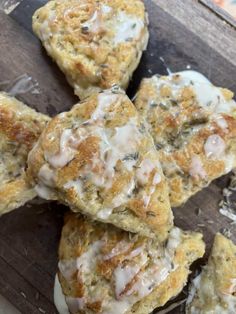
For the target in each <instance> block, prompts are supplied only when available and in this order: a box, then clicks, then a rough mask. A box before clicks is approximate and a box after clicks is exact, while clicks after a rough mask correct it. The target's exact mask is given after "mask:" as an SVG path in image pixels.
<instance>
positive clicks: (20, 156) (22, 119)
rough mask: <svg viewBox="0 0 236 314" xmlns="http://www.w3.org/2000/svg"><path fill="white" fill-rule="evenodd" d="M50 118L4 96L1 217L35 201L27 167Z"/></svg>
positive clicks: (0, 102) (0, 96)
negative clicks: (27, 162) (28, 158)
mask: <svg viewBox="0 0 236 314" xmlns="http://www.w3.org/2000/svg"><path fill="white" fill-rule="evenodd" d="M48 121H49V118H48V117H47V116H45V115H43V114H40V113H38V112H36V111H35V110H33V109H31V108H29V107H27V106H26V105H24V104H23V103H21V102H20V101H18V100H16V99H15V98H13V97H10V96H8V95H7V94H5V93H0V215H1V214H4V213H6V212H9V211H11V210H13V209H15V208H17V207H20V206H21V205H23V204H25V203H26V202H27V201H29V200H31V199H33V198H34V197H35V196H36V193H35V191H34V189H32V187H30V185H29V184H28V183H27V181H26V177H25V167H26V161H27V156H28V153H29V151H30V150H31V149H32V147H33V145H34V143H35V142H36V141H37V139H38V137H39V135H40V134H41V132H42V130H43V128H44V127H45V125H46V123H47V122H48Z"/></svg>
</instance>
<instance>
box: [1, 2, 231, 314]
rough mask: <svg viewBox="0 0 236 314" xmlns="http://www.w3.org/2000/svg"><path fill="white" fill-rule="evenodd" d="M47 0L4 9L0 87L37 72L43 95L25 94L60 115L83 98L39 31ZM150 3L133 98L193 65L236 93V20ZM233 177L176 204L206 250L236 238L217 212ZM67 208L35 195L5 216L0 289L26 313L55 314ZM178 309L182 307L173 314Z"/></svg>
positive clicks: (179, 218)
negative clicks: (150, 80) (219, 237)
mask: <svg viewBox="0 0 236 314" xmlns="http://www.w3.org/2000/svg"><path fill="white" fill-rule="evenodd" d="M1 1H2V2H4V1H5V0H0V7H1ZM5 2H6V1H5ZM13 2H14V1H13ZM45 2H46V1H44V0H22V1H21V3H20V4H19V5H18V6H17V7H16V8H15V10H13V11H12V12H11V13H10V14H9V15H6V14H5V13H4V12H0V86H1V82H2V81H5V80H13V79H14V78H16V77H17V76H20V75H22V74H25V73H26V74H28V75H30V76H31V77H32V78H33V79H34V80H37V82H38V83H39V88H40V93H39V94H32V93H26V94H23V95H19V97H18V98H19V99H21V100H23V101H24V102H25V103H27V104H28V105H29V106H31V107H34V108H36V109H38V110H39V111H41V112H44V113H47V114H49V115H51V116H53V115H55V114H56V113H58V112H61V111H64V110H67V109H69V108H70V107H71V106H72V105H73V104H74V103H75V102H76V101H77V98H76V97H75V96H74V95H73V91H72V89H71V88H70V87H69V86H68V84H67V82H66V80H65V78H64V76H63V75H62V73H61V72H60V71H59V70H58V68H57V67H56V66H55V64H53V62H52V61H51V60H50V59H49V58H48V57H47V55H46V53H45V51H44V50H43V49H42V47H41V45H40V43H39V41H38V40H37V39H36V38H35V37H34V35H33V34H32V29H31V18H32V14H33V12H34V11H35V9H36V8H38V7H39V6H41V5H43V3H45ZM145 2H146V5H147V9H148V12H149V19H150V32H151V38H150V43H149V46H148V50H147V52H146V53H145V54H144V56H143V58H142V62H141V64H140V66H139V68H138V70H137V71H136V73H135V75H134V79H133V81H132V82H131V85H130V88H129V90H128V94H129V95H130V96H131V97H132V96H133V95H134V94H135V91H136V90H137V87H138V85H139V82H140V80H141V79H142V78H143V77H148V76H151V75H152V74H155V73H160V74H166V73H167V71H166V67H167V66H168V67H169V68H170V69H171V71H173V72H175V71H179V70H184V69H186V68H189V67H191V69H192V70H197V71H200V72H202V73H203V74H205V75H206V76H207V77H208V78H209V79H211V80H212V82H213V83H214V84H217V85H220V86H225V87H228V88H230V89H232V90H233V91H234V92H236V54H235V52H236V30H235V23H234V21H233V20H232V19H230V18H229V17H228V16H227V15H225V14H224V13H223V12H222V11H219V10H218V11H217V12H215V11H214V7H212V6H210V7H209V6H208V4H209V1H206V0H203V1H196V0H185V1H181V0H168V1H166V0H146V1H145ZM163 59H164V62H163ZM228 180H229V177H228V176H226V177H224V178H221V179H219V180H216V181H215V182H213V183H212V184H211V185H210V187H209V188H207V189H205V190H204V191H202V192H200V193H198V194H197V195H196V196H195V197H193V198H192V199H191V200H190V201H189V202H188V203H187V204H186V205H185V206H184V207H182V208H178V209H174V214H175V223H176V225H177V226H180V227H182V228H184V229H191V230H202V231H203V233H204V238H205V240H206V243H207V254H208V253H209V248H210V247H211V244H212V239H213V237H214V234H215V233H216V232H217V231H219V230H222V228H228V229H231V232H232V239H233V240H236V231H235V225H234V226H233V225H232V224H231V221H230V220H229V219H227V218H225V217H223V216H222V215H221V214H220V213H219V211H218V203H219V201H220V199H221V198H222V188H223V187H224V186H226V185H227V183H228ZM0 201H1V200H0ZM198 208H201V214H200V215H197V212H198ZM65 210H66V209H65V208H64V207H63V206H61V205H58V204H56V203H53V204H52V203H51V204H50V203H43V202H42V201H40V200H35V201H33V202H31V203H30V204H27V205H26V206H24V207H23V208H20V209H18V210H16V211H14V212H12V213H10V214H7V215H5V216H3V217H1V218H0V294H2V295H3V296H5V297H6V298H7V299H8V300H9V301H10V302H11V303H12V304H14V305H15V306H16V307H17V308H18V309H19V310H20V311H21V312H22V313H24V314H34V313H35V314H36V313H37V314H38V313H50V314H53V313H56V310H55V308H54V305H53V284H54V276H55V273H56V268H57V247H58V241H59V238H60V232H61V227H62V223H63V213H64V211H65ZM207 254H206V256H205V259H206V257H207ZM203 262H204V261H203ZM196 267H199V263H198V264H197V266H196ZM179 312H180V310H176V309H175V310H174V311H173V312H172V313H179ZM4 314H5V313H4ZM6 314H7V313H6Z"/></svg>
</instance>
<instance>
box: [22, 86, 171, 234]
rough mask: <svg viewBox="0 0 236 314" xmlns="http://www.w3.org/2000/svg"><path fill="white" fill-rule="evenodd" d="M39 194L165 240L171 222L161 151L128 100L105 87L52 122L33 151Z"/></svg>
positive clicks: (31, 167)
mask: <svg viewBox="0 0 236 314" xmlns="http://www.w3.org/2000/svg"><path fill="white" fill-rule="evenodd" d="M28 164H29V168H28V175H29V177H31V181H32V183H33V184H34V185H35V184H36V190H37V191H38V193H39V195H41V196H42V197H44V198H48V199H58V200H60V201H61V202H63V203H65V204H67V205H69V206H70V207H71V209H72V210H73V211H75V212H82V213H84V214H86V215H88V216H90V217H92V218H93V219H95V220H100V221H103V222H107V223H112V224H114V225H116V226H118V227H120V228H122V229H125V230H128V231H131V232H138V233H141V234H145V235H149V236H154V235H156V236H157V237H158V238H159V239H160V240H164V239H165V238H166V237H167V235H168V231H169V230H170V229H171V227H172V226H173V216H172V212H171V209H170V203H169V196H168V194H169V191H168V186H167V182H166V180H165V178H164V175H163V173H162V169H161V166H160V163H159V160H158V154H157V152H156V150H155V147H154V145H153V141H152V139H151V137H150V135H149V134H148V133H147V132H146V129H145V127H144V124H143V121H142V119H141V118H140V117H139V115H138V113H137V110H136V109H135V107H134V106H133V104H132V103H131V101H130V100H129V98H128V97H127V96H126V95H125V94H124V93H121V92H120V91H117V90H107V91H104V92H102V93H99V94H95V95H93V96H91V97H90V98H87V99H86V100H85V101H83V102H81V103H79V104H77V105H75V106H74V107H73V108H72V109H71V111H69V112H65V113H62V114H60V115H58V116H56V117H55V118H54V119H52V120H51V122H50V123H49V124H48V126H47V128H46V129H45V131H44V132H43V134H42V136H41V137H40V139H39V141H38V144H37V145H36V146H35V147H34V149H33V150H32V152H31V153H30V155H29V160H28Z"/></svg>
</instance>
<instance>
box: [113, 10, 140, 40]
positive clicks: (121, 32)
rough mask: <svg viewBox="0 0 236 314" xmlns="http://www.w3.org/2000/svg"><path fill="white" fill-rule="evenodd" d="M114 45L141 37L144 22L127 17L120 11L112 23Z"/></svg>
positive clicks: (130, 16)
mask: <svg viewBox="0 0 236 314" xmlns="http://www.w3.org/2000/svg"><path fill="white" fill-rule="evenodd" d="M114 24H115V27H114V35H115V36H114V39H113V41H114V44H115V45H118V44H120V43H123V42H126V41H128V40H131V39H132V40H137V39H139V38H140V36H141V32H142V30H143V29H144V22H143V21H142V19H140V18H137V17H134V16H132V15H128V14H126V13H124V12H122V11H120V12H119V13H118V14H117V17H116V21H115V22H114Z"/></svg>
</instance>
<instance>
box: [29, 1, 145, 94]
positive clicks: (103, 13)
mask: <svg viewBox="0 0 236 314" xmlns="http://www.w3.org/2000/svg"><path fill="white" fill-rule="evenodd" d="M33 29H34V32H35V33H36V35H37V36H38V37H39V38H40V39H41V41H42V43H43V45H44V47H45V48H46V50H47V52H48V54H49V55H50V56H51V57H52V58H53V59H54V60H55V62H56V63H57V64H58V66H59V67H60V69H61V70H62V71H63V72H64V73H65V75H66V77H67V80H68V82H69V83H70V84H71V85H72V86H73V87H74V90H75V94H76V95H78V96H79V97H80V98H81V99H82V98H85V97H86V96H89V95H91V94H92V93H94V92H96V91H100V90H103V89H107V88H110V87H112V86H113V85H114V84H118V85H119V86H121V87H122V88H124V89H125V88H126V87H127V86H128V83H129V80H130V79H131V77H132V74H133V72H134V70H135V69H136V67H137V66H138V64H139V61H140V58H141V56H142V52H143V50H145V49H146V46H147V42H148V29H147V13H146V12H145V8H144V4H143V2H142V1H141V0H133V1H126V0H114V1H110V0H101V1H96V0H80V1H77V0H70V1H67V0H54V1H49V2H48V3H47V4H46V5H45V6H44V7H42V8H40V9H39V10H37V11H36V13H35V14H34V16H33Z"/></svg>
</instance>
